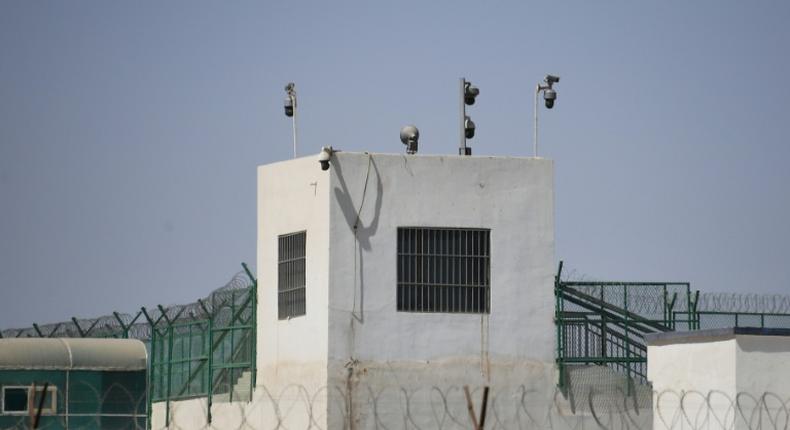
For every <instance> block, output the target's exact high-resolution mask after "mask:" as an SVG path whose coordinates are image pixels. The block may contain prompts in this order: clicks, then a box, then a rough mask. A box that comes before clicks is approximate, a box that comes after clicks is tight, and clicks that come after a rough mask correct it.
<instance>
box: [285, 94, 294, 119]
mask: <svg viewBox="0 0 790 430" xmlns="http://www.w3.org/2000/svg"><path fill="white" fill-rule="evenodd" d="M283 106H284V107H285V116H287V117H288V118H290V117H292V116H294V100H293V98H291V96H288V97H286V98H285V100H284V101H283Z"/></svg>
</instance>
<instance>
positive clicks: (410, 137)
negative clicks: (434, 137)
mask: <svg viewBox="0 0 790 430" xmlns="http://www.w3.org/2000/svg"><path fill="white" fill-rule="evenodd" d="M419 140H420V130H418V129H417V127H416V126H413V125H407V126H405V127H403V128H401V129H400V141H401V142H403V144H404V145H406V153H407V154H416V153H417V146H418V141H419Z"/></svg>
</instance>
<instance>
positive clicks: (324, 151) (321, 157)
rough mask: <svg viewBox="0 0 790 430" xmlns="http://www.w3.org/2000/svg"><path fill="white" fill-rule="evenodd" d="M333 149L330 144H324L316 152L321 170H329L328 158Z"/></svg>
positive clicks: (329, 158)
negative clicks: (319, 150)
mask: <svg viewBox="0 0 790 430" xmlns="http://www.w3.org/2000/svg"><path fill="white" fill-rule="evenodd" d="M332 153H334V150H333V149H332V147H331V146H324V147H323V148H321V152H319V153H318V162H319V163H321V170H329V160H331V159H332Z"/></svg>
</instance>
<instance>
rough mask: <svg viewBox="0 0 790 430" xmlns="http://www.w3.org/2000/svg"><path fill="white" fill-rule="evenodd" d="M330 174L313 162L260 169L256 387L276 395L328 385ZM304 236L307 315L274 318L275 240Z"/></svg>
mask: <svg viewBox="0 0 790 430" xmlns="http://www.w3.org/2000/svg"><path fill="white" fill-rule="evenodd" d="M329 186H330V179H329V172H325V171H322V170H321V169H320V168H319V165H318V163H317V162H316V160H315V157H305V158H300V159H296V160H289V161H285V162H281V163H275V164H270V165H266V166H261V167H259V168H258V256H257V258H258V260H257V271H258V285H259V287H258V343H257V351H258V357H257V366H258V375H257V381H258V383H259V384H263V383H265V384H266V386H267V387H268V388H269V389H270V390H272V391H274V392H280V391H282V390H285V389H286V387H288V386H290V385H299V386H305V387H307V388H308V389H310V390H313V389H316V388H317V387H319V386H325V385H326V368H327V350H328V330H327V321H328V311H329V308H328V306H327V304H328V294H329V288H328V280H329V241H330V239H329V217H328V208H329V196H330V193H329ZM302 230H305V231H307V242H306V275H305V276H306V279H305V281H306V315H304V316H300V317H296V318H292V319H289V320H282V321H281V320H278V318H277V258H278V256H277V243H278V241H277V238H278V236H279V235H282V234H287V233H293V232H297V231H302Z"/></svg>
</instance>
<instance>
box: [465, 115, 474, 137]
mask: <svg viewBox="0 0 790 430" xmlns="http://www.w3.org/2000/svg"><path fill="white" fill-rule="evenodd" d="M475 128H476V127H475V123H474V121H472V119H471V118H469V117H466V120H464V135H466V138H467V139H471V138H473V137H475Z"/></svg>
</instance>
